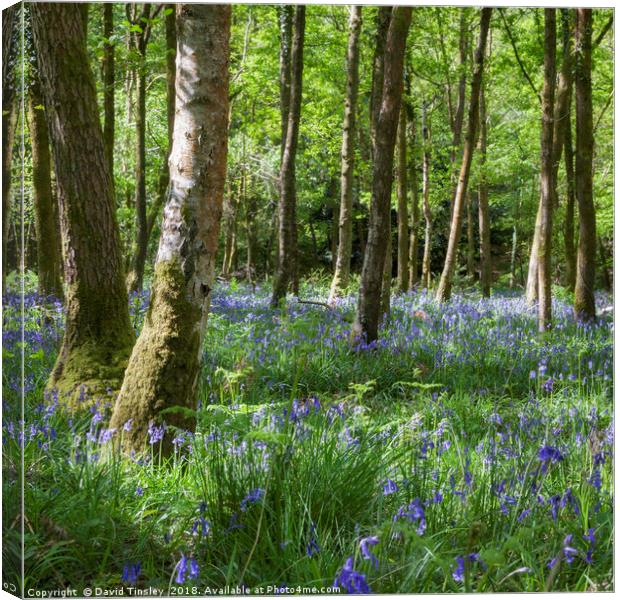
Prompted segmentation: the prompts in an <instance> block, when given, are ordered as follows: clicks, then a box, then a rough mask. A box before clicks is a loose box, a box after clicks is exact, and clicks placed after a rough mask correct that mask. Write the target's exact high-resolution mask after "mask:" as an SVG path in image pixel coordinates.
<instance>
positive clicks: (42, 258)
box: [28, 65, 63, 298]
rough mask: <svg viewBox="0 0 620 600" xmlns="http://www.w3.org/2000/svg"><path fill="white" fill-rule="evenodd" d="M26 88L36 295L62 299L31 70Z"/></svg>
mask: <svg viewBox="0 0 620 600" xmlns="http://www.w3.org/2000/svg"><path fill="white" fill-rule="evenodd" d="M30 77H31V83H30V87H29V89H28V129H29V131H30V147H31V152H32V188H33V194H34V222H35V229H36V232H37V275H38V279H39V294H40V295H41V296H55V297H56V298H62V296H63V291H62V282H61V276H62V269H61V266H60V263H61V259H60V255H59V253H58V249H59V243H58V237H59V236H58V221H57V220H56V218H55V216H54V206H53V204H54V199H53V197H52V178H51V168H52V163H51V157H50V147H49V135H48V132H47V123H46V122H45V111H44V110H43V96H42V95H41V88H40V85H39V81H38V77H37V74H36V66H35V65H32V68H31V73H30Z"/></svg>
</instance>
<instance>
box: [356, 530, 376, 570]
mask: <svg viewBox="0 0 620 600" xmlns="http://www.w3.org/2000/svg"><path fill="white" fill-rule="evenodd" d="M378 543H379V538H378V537H377V536H376V535H373V536H370V537H365V538H362V540H361V541H360V552H361V554H362V557H364V558H365V559H366V560H369V561H370V562H371V563H372V564H373V565H374V567H375V569H378V568H379V559H378V558H377V557H376V556H375V555H374V554H373V553H372V551H371V550H370V547H371V546H376V545H377V544H378Z"/></svg>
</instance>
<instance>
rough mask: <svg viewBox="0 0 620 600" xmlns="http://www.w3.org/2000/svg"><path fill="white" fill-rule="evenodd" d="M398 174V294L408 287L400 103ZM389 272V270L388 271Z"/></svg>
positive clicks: (404, 155)
mask: <svg viewBox="0 0 620 600" xmlns="http://www.w3.org/2000/svg"><path fill="white" fill-rule="evenodd" d="M397 139H398V172H397V186H396V195H397V198H398V252H397V257H398V265H397V266H398V271H397V286H398V290H399V291H400V292H403V293H404V292H406V291H407V289H408V287H409V214H408V213H409V209H408V206H407V108H406V106H405V105H404V104H403V103H401V107H400V116H399V119H398V132H397ZM390 270H391V269H390Z"/></svg>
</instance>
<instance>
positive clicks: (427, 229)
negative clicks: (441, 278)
mask: <svg viewBox="0 0 620 600" xmlns="http://www.w3.org/2000/svg"><path fill="white" fill-rule="evenodd" d="M422 151H423V156H422V211H423V212H424V255H423V257H422V287H424V288H425V289H427V290H428V289H429V288H430V287H431V243H432V238H431V236H432V234H433V215H432V213H431V204H430V199H429V196H430V162H431V161H430V136H429V131H428V124H427V121H426V103H425V102H424V101H422Z"/></svg>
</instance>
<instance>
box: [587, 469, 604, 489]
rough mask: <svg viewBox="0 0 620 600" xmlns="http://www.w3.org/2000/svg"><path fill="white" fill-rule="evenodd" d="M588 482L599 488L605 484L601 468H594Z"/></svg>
mask: <svg viewBox="0 0 620 600" xmlns="http://www.w3.org/2000/svg"><path fill="white" fill-rule="evenodd" d="M588 483H589V484H590V485H591V486H593V487H594V488H596V489H597V490H600V489H601V487H602V486H603V481H602V479H601V471H600V469H594V471H593V473H592V475H591V476H590V479H588Z"/></svg>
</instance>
